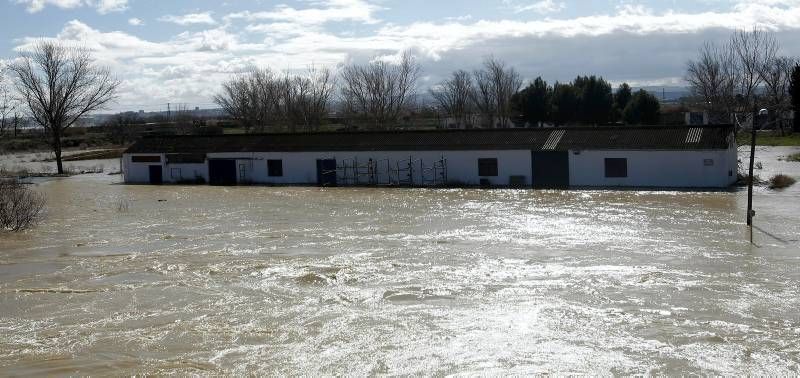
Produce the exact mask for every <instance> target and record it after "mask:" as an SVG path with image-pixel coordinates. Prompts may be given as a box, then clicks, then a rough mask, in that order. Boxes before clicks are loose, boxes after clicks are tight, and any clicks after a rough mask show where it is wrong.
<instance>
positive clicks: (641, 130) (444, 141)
mask: <svg viewBox="0 0 800 378" xmlns="http://www.w3.org/2000/svg"><path fill="white" fill-rule="evenodd" d="M731 143H734V140H733V127H732V126H650V127H645V126H635V127H633V126H624V127H623V126H603V127H566V128H541V129H473V130H431V131H423V130H414V131H363V132H320V133H291V134H290V133H285V134H241V135H215V136H157V137H145V138H143V139H140V140H139V141H138V142H136V143H135V144H134V145H133V146H131V147H130V148H129V149H128V150H127V151H126V153H181V154H182V153H215V152H216V153H220V152H301V151H415V150H488V149H491V150H534V151H567V150H712V149H727V148H728V146H729V145H730V144H731Z"/></svg>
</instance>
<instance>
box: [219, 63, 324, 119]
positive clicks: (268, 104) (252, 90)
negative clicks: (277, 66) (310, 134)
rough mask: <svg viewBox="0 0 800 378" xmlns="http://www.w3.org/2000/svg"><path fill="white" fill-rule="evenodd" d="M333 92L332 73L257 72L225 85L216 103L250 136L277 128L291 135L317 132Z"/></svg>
mask: <svg viewBox="0 0 800 378" xmlns="http://www.w3.org/2000/svg"><path fill="white" fill-rule="evenodd" d="M333 88H334V79H333V74H332V73H331V71H330V70H328V69H316V68H314V67H312V68H309V69H308V71H307V72H306V74H305V75H302V76H290V75H288V74H282V75H281V74H276V73H275V72H273V71H271V70H269V69H258V68H255V69H252V70H250V71H249V72H246V73H244V74H240V75H237V76H236V77H234V78H232V79H231V80H229V81H227V82H225V83H224V84H223V85H222V92H221V93H220V94H218V95H216V96H215V97H214V102H215V103H216V104H218V105H219V106H220V107H221V108H222V109H224V110H225V111H226V112H227V113H228V114H230V115H231V116H232V117H234V118H236V119H238V120H239V121H240V122H241V123H242V125H243V126H244V127H245V129H246V130H247V131H248V132H249V131H251V130H255V131H259V132H262V131H265V127H266V125H275V124H282V125H286V126H287V127H288V128H289V130H291V131H297V130H298V129H304V130H314V129H315V128H317V127H318V126H319V125H320V124H321V123H322V119H323V118H324V117H326V116H327V113H328V107H329V104H330V99H331V93H332V92H333Z"/></svg>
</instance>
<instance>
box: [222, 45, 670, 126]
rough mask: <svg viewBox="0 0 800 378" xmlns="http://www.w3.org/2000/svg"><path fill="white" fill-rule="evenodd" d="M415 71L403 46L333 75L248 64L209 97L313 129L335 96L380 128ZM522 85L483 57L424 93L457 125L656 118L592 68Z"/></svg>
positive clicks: (410, 86) (644, 101) (411, 92)
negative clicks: (396, 54)
mask: <svg viewBox="0 0 800 378" xmlns="http://www.w3.org/2000/svg"><path fill="white" fill-rule="evenodd" d="M420 73H421V70H420V66H419V64H418V63H417V62H416V60H415V58H414V57H413V56H411V55H410V54H408V53H406V54H403V55H402V56H401V57H400V59H399V62H397V63H391V62H387V61H384V60H376V61H373V62H370V63H367V64H363V65H356V64H352V65H348V66H345V67H343V68H342V69H341V71H340V74H339V76H338V78H334V77H333V74H332V73H331V72H330V71H327V70H321V71H319V70H314V69H311V70H309V72H308V73H307V74H306V75H299V76H290V75H288V74H283V75H276V74H274V73H273V72H272V71H270V70H267V69H253V70H251V71H249V72H247V73H244V74H241V75H237V76H236V77H234V78H232V79H231V80H229V81H228V82H226V83H225V84H224V85H223V89H222V92H221V93H220V94H218V95H217V96H216V97H215V99H214V101H215V102H216V103H217V104H219V105H220V106H221V107H222V108H223V109H225V110H226V111H227V112H228V113H229V114H230V115H231V116H232V117H234V118H236V119H238V120H239V121H240V122H242V124H243V125H244V126H245V128H246V129H247V130H255V131H265V127H267V125H269V126H276V127H282V128H283V127H286V128H288V129H289V130H290V131H298V130H315V129H317V128H318V127H319V126H320V124H321V123H322V122H323V118H324V116H325V114H326V113H328V112H329V110H330V104H331V103H332V102H334V101H335V100H338V101H339V103H340V106H339V110H340V111H341V112H342V115H343V116H344V117H346V118H348V119H350V120H355V121H360V122H362V123H366V124H367V125H369V126H370V127H372V128H375V129H385V128H387V127H390V126H392V125H394V124H396V123H397V121H398V119H399V118H400V117H401V116H402V114H403V113H404V112H406V111H408V110H409V108H410V107H411V106H412V105H413V104H414V102H415V93H416V86H417V81H418V79H419V76H420ZM522 87H523V80H522V78H521V75H520V74H519V72H517V71H516V69H514V68H513V67H510V66H508V65H506V64H505V63H504V62H502V61H500V60H498V59H495V58H488V59H486V60H485V61H484V63H483V65H482V67H481V68H479V69H476V70H474V71H472V72H469V71H465V70H458V71H455V72H453V74H452V75H451V77H450V78H448V79H446V80H444V81H442V82H441V83H439V84H437V85H436V86H434V87H433V88H431V89H430V90H429V93H430V95H431V97H432V98H433V100H434V101H435V104H436V106H437V108H438V109H439V111H440V112H441V113H442V115H444V116H445V117H447V118H448V119H449V120H450V122H451V123H455V124H457V125H458V126H460V127H467V126H479V127H509V126H511V124H512V120H513V121H517V120H519V119H520V118H519V117H520V116H521V117H522V118H521V119H522V120H524V121H526V122H528V123H530V124H532V125H541V124H544V123H552V124H556V125H565V124H577V123H583V124H605V123H610V122H616V121H619V120H624V121H625V122H627V123H634V124H639V123H655V122H657V121H658V113H659V106H660V105H659V102H658V100H657V99H656V98H655V97H653V96H652V95H650V94H648V93H647V92H644V91H639V92H637V93H632V92H631V88H630V87H629V86H628V85H627V84H625V85H623V86H622V87H621V88H620V90H619V91H618V93H617V94H616V95H615V94H614V93H612V88H611V85H610V84H609V83H608V82H607V81H605V80H603V79H602V78H598V77H595V76H591V77H578V78H577V79H575V80H574V81H573V82H571V83H555V85H553V86H549V85H548V84H547V83H546V82H545V81H544V80H542V79H541V78H537V79H536V80H534V81H533V82H532V83H531V84H530V85H529V86H528V87H527V88H524V89H523V88H522ZM335 88H338V96H337V93H336V92H337V91H336V90H335Z"/></svg>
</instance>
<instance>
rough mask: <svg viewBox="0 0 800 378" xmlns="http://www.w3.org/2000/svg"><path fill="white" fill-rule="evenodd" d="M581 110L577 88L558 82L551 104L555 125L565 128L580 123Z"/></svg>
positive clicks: (554, 88)
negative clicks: (564, 126)
mask: <svg viewBox="0 0 800 378" xmlns="http://www.w3.org/2000/svg"><path fill="white" fill-rule="evenodd" d="M579 108H580V99H579V98H578V91H577V89H576V88H575V86H573V85H572V84H561V83H559V82H556V83H555V85H553V96H552V102H551V112H552V113H551V114H552V117H551V118H552V120H553V123H555V124H556V125H557V126H563V125H567V124H570V123H574V122H576V121H578V120H579V119H578V115H579Z"/></svg>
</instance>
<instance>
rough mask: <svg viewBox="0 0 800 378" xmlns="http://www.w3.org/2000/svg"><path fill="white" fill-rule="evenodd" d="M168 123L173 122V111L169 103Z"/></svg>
mask: <svg viewBox="0 0 800 378" xmlns="http://www.w3.org/2000/svg"><path fill="white" fill-rule="evenodd" d="M167 122H172V110H171V109H170V103H169V102H168V103H167Z"/></svg>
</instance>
